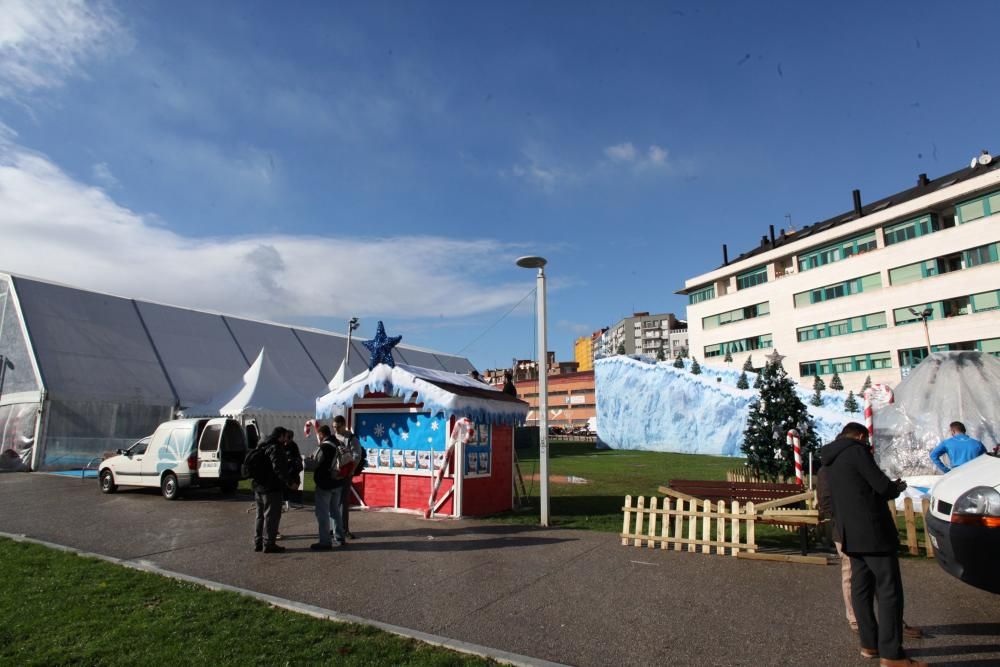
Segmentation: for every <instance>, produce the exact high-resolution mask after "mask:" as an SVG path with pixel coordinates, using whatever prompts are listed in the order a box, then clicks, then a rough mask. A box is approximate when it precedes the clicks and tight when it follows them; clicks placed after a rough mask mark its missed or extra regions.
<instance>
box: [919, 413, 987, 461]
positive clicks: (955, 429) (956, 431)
mask: <svg viewBox="0 0 1000 667" xmlns="http://www.w3.org/2000/svg"><path fill="white" fill-rule="evenodd" d="M949 427H950V428H951V437H950V438H948V439H947V440H942V441H941V444H940V445H938V446H937V447H935V448H934V449H933V450H931V461H933V462H934V465H936V466H937V467H938V469H939V470H940V471H941V472H948V471H949V470H951V469H952V468H957V467H958V466H960V465H962V464H963V463H968V462H969V461H971V460H972V459H974V458H976V457H977V456H979V455H981V454H985V453H986V448H985V447H983V443H981V442H979V441H978V440H976V439H975V438H970V437H969V436H968V435H966V433H965V424H963V423H962V422H952V423H951V424H949ZM944 454H947V455H948V463H950V464H951V467H950V468H949V467H948V466H946V465H945V464H944V463H942V461H941V456H942V455H944Z"/></svg>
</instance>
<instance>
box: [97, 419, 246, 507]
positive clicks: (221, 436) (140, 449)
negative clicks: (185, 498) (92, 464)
mask: <svg viewBox="0 0 1000 667" xmlns="http://www.w3.org/2000/svg"><path fill="white" fill-rule="evenodd" d="M251 426H252V427H253V429H256V425H255V424H252V423H251ZM254 433H255V430H254ZM251 435H253V433H252V434H251ZM246 452H247V433H246V432H245V431H244V427H243V426H241V425H240V423H239V422H238V421H236V420H235V419H228V418H225V417H219V418H215V419H175V420H173V421H168V422H164V423H162V424H160V425H159V426H158V427H157V429H156V431H155V432H154V433H153V435H151V436H149V437H146V438H143V439H142V440H139V441H137V442H136V443H134V444H133V445H132V446H131V447H129V448H127V449H119V450H118V454H117V455H115V456H112V457H110V458H107V459H104V460H103V461H101V465H100V473H99V475H98V479H99V481H100V487H101V492H102V493H114V492H115V491H117V490H118V487H119V486H147V487H159V489H160V492H161V493H162V494H163V497H164V498H166V499H167V500H175V499H177V497H178V496H179V495H180V493H181V491H182V490H183V489H186V488H188V487H205V486H217V487H220V488H221V489H222V492H223V493H232V492H234V491H236V487H237V486H238V485H239V483H240V469H241V467H242V465H243V459H244V457H245V456H246Z"/></svg>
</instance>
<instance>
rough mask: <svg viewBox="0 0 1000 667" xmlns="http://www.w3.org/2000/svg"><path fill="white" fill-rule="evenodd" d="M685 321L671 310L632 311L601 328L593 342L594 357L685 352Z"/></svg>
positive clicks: (653, 355)
mask: <svg viewBox="0 0 1000 667" xmlns="http://www.w3.org/2000/svg"><path fill="white" fill-rule="evenodd" d="M687 347H688V346H687V323H686V322H684V321H683V320H678V319H677V318H676V317H674V314H673V313H660V314H658V315H650V314H649V313H646V312H642V313H633V314H632V317H626V318H625V319H623V320H620V321H619V322H617V323H616V324H614V325H612V326H611V327H609V328H608V329H607V330H605V331H603V332H602V333H601V335H600V336H599V338H598V339H597V341H596V342H595V343H594V358H595V359H601V358H603V357H610V356H612V355H615V354H619V351H620V350H622V349H623V348H624V354H645V355H648V356H650V357H654V358H655V357H656V356H657V354H658V353H659V352H660V351H662V352H663V356H664V358H666V359H672V358H674V357H675V356H677V354H680V355H681V356H685V355H686V354H687Z"/></svg>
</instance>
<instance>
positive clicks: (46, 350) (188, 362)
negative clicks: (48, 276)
mask: <svg viewBox="0 0 1000 667" xmlns="http://www.w3.org/2000/svg"><path fill="white" fill-rule="evenodd" d="M261 348H266V349H267V355H266V356H267V358H268V359H270V363H271V364H272V366H273V370H274V375H276V376H278V377H280V378H281V379H282V380H283V381H284V383H285V384H286V385H287V386H288V387H290V388H291V389H292V390H294V392H295V394H296V395H300V396H304V397H309V398H310V403H309V404H308V406H307V407H306V412H309V413H311V412H312V410H313V408H314V407H315V404H314V403H312V402H311V401H312V400H313V399H315V397H316V396H320V395H322V394H324V393H326V392H327V391H328V390H329V386H328V385H329V383H330V382H331V380H332V379H333V378H334V375H335V373H337V370H338V368H339V367H340V366H341V364H342V363H343V362H344V359H345V353H346V351H347V336H346V335H343V334H338V333H332V332H329V331H322V330H319V329H309V328H305V327H296V326H289V325H286V324H277V323H273V322H262V321H257V320H250V319H246V318H241V317H234V316H232V315H226V314H223V313H213V312H207V311H201V310H193V309H190V308H182V307H177V306H168V305H163V304H158V303H151V302H148V301H139V300H136V299H129V298H124V297H119V296H112V295H109V294H102V293H98V292H92V291H88V290H83V289H78V288H75V287H69V286H66V285H59V284H56V283H51V282H46V281H42V280H37V279H33V278H27V277H23V276H17V275H10V274H4V273H0V358H2V364H0V451H3V450H6V449H14V450H16V451H17V452H18V453H19V454H21V455H22V456H23V458H24V459H25V460H26V461H30V462H31V467H32V469H34V470H41V469H69V468H79V467H82V466H84V465H86V464H87V463H88V462H90V461H91V460H92V459H93V458H95V457H98V456H100V455H101V453H102V452H105V451H108V450H113V449H116V448H119V447H126V446H128V445H129V444H131V443H132V442H134V441H135V440H136V439H138V438H141V437H143V436H146V435H149V434H150V433H152V432H153V430H154V429H155V428H156V426H157V425H158V424H159V423H160V422H162V421H165V420H167V419H170V418H171V417H172V416H173V415H175V414H176V413H177V411H178V410H180V409H181V408H183V407H186V406H201V405H205V404H207V403H209V402H210V401H213V400H214V399H215V398H216V397H218V396H220V395H222V394H224V393H225V392H227V391H229V390H230V389H231V388H232V386H233V384H234V383H235V382H236V381H237V380H239V378H240V377H241V376H242V375H243V374H244V373H245V372H246V371H247V370H248V369H249V368H250V366H251V365H252V363H253V361H254V359H255V358H256V356H257V355H258V354H259V351H260V350H261ZM393 353H394V354H395V355H396V359H397V360H399V361H402V362H403V363H410V364H414V365H418V366H424V367H428V368H433V369H438V370H442V371H449V372H455V373H468V372H470V371H471V370H472V369H473V367H472V364H471V363H469V361H468V359H465V358H464V357H459V356H455V355H448V354H442V353H439V352H432V351H430V350H424V349H420V348H415V347H412V346H407V345H399V346H397V347H396V348H395V349H394V350H393ZM367 359H368V355H367V353H366V351H365V349H364V347H362V345H361V344H360V342H359V341H358V340H352V341H351V354H350V361H349V363H348V364H346V368H345V377H352V376H354V375H356V374H358V373H360V372H362V371H364V370H365V369H367ZM261 372H262V373H263V369H261ZM235 395H236V394H235V392H234V393H233V394H231V396H230V397H231V398H235ZM289 427H290V428H291V425H290V426H289Z"/></svg>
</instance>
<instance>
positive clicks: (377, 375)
mask: <svg viewBox="0 0 1000 667" xmlns="http://www.w3.org/2000/svg"><path fill="white" fill-rule="evenodd" d="M440 385H448V386H447V387H442V386H440ZM368 392H379V393H384V394H388V395H390V396H399V397H401V398H402V399H403V400H404V402H409V401H414V400H417V401H419V402H420V403H422V404H423V406H424V409H426V410H430V411H431V412H432V413H437V412H444V413H445V414H448V415H455V416H457V417H468V418H469V419H471V420H473V421H475V422H480V423H483V422H486V423H501V424H510V425H512V426H518V425H521V424H523V423H524V420H525V418H526V417H527V414H528V404H527V403H525V402H524V401H520V400H518V399H515V398H512V397H510V396H508V395H507V394H504V393H503V392H501V391H499V390H498V389H496V388H494V387H491V386H490V385H487V384H483V383H481V382H478V381H476V380H473V379H472V378H469V377H468V376H465V375H459V374H458V373H447V372H444V371H437V370H433V369H428V368H421V367H418V366H408V365H406V364H397V365H396V366H395V367H390V366H388V365H386V364H379V365H378V366H376V367H375V368H373V369H372V370H370V371H365V372H364V373H360V374H358V375H356V376H354V377H353V378H351V379H350V380H347V381H346V382H344V383H343V384H342V385H341V386H340V387H338V388H337V389H334V390H333V391H331V392H329V393H328V394H326V395H325V396H320V397H319V398H317V399H316V418H317V419H327V418H329V417H330V416H331V414H332V413H333V410H334V408H335V407H341V408H346V407H352V406H353V405H354V402H355V400H356V399H358V398H362V397H363V396H364V395H365V393H368ZM491 394H492V395H491ZM418 397H419V398H418Z"/></svg>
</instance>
